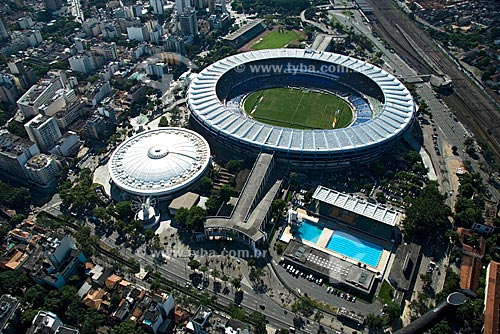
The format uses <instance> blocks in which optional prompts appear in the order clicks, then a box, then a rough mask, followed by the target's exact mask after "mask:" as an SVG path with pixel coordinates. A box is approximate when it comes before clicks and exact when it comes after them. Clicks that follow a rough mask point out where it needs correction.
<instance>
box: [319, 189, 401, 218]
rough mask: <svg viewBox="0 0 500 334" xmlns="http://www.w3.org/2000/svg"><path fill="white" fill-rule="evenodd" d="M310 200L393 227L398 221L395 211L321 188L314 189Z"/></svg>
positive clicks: (398, 215)
mask: <svg viewBox="0 0 500 334" xmlns="http://www.w3.org/2000/svg"><path fill="white" fill-rule="evenodd" d="M312 198H313V199H317V200H319V201H321V202H325V203H328V204H330V205H332V206H335V207H338V208H341V209H344V210H347V211H350V212H354V213H357V214H358V215H360V216H364V217H367V218H370V219H372V220H375V221H378V222H381V223H384V224H386V225H390V226H395V225H396V223H397V222H398V221H399V219H400V214H399V212H397V211H395V210H391V209H389V208H387V207H385V206H382V205H377V204H372V203H369V202H367V201H364V200H362V199H359V198H356V197H353V196H351V195H348V194H344V193H341V192H338V191H336V190H332V189H328V188H326V187H323V186H318V188H316V191H315V192H314V194H313V196H312Z"/></svg>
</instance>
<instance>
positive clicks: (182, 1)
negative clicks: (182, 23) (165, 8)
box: [175, 0, 191, 15]
mask: <svg viewBox="0 0 500 334" xmlns="http://www.w3.org/2000/svg"><path fill="white" fill-rule="evenodd" d="M188 7H191V0H175V8H177V14H179V15H180V14H181V13H184V11H185V10H186V9H187V8H188Z"/></svg>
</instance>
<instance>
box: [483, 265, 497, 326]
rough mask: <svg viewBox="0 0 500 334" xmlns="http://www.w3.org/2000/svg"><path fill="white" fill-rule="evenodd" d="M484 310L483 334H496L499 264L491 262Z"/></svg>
mask: <svg viewBox="0 0 500 334" xmlns="http://www.w3.org/2000/svg"><path fill="white" fill-rule="evenodd" d="M487 280H488V284H487V289H486V300H485V304H486V305H485V309H484V334H498V328H499V327H500V326H499V324H498V321H499V318H500V315H499V311H500V263H498V262H495V261H491V262H490V265H489V275H488V277H487Z"/></svg>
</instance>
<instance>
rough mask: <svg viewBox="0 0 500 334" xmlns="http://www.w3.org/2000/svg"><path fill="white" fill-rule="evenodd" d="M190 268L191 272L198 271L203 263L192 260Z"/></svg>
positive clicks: (189, 264) (189, 263)
mask: <svg viewBox="0 0 500 334" xmlns="http://www.w3.org/2000/svg"><path fill="white" fill-rule="evenodd" d="M187 265H188V267H189V268H191V270H193V271H194V270H196V269H198V268H199V267H200V266H201V263H200V262H199V261H197V260H191V261H189V262H188V263H187Z"/></svg>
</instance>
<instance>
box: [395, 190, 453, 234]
mask: <svg viewBox="0 0 500 334" xmlns="http://www.w3.org/2000/svg"><path fill="white" fill-rule="evenodd" d="M445 200H446V196H444V195H442V194H441V193H440V192H439V190H438V187H437V184H436V182H429V183H428V184H427V186H426V187H425V188H424V189H423V190H422V191H421V193H420V194H419V195H418V196H417V197H416V198H415V199H413V200H412V202H411V206H410V207H409V208H407V210H406V217H405V219H404V220H403V230H404V233H405V234H406V235H410V236H414V235H422V234H426V233H428V232H429V231H435V230H436V229H440V228H443V227H445V226H446V225H448V224H449V221H448V216H449V215H450V214H451V210H450V208H449V207H448V206H447V205H446V204H445Z"/></svg>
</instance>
